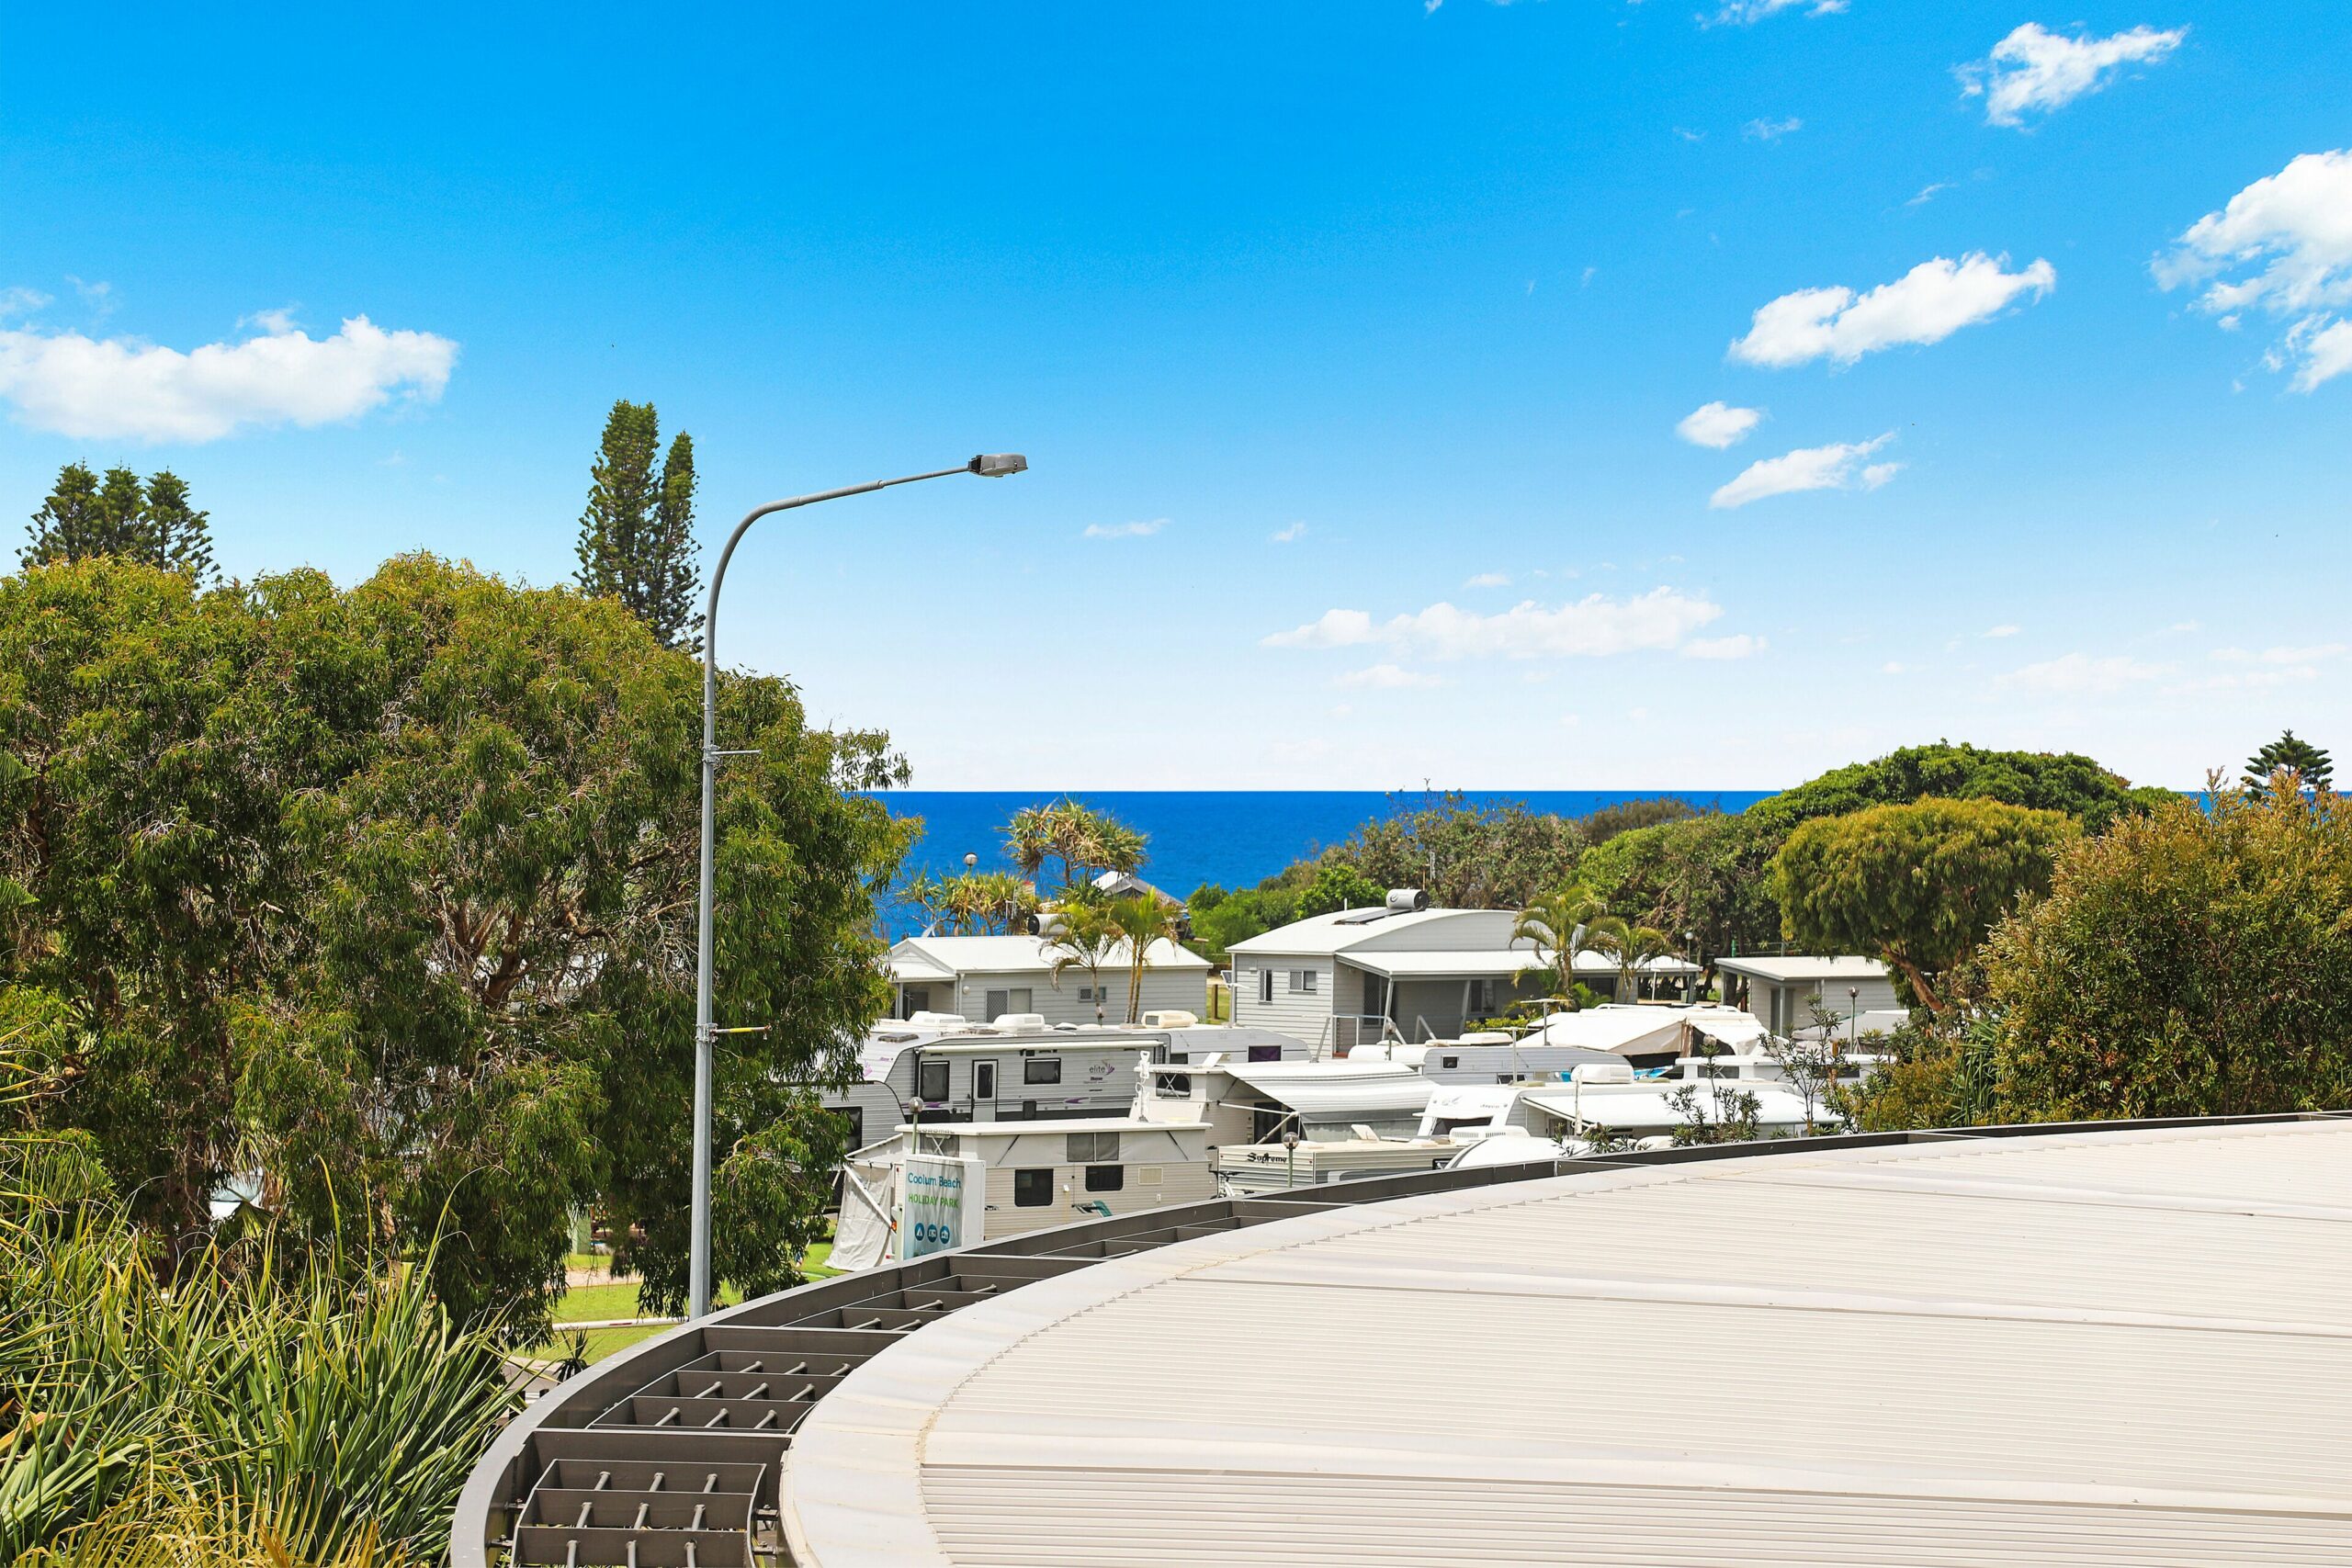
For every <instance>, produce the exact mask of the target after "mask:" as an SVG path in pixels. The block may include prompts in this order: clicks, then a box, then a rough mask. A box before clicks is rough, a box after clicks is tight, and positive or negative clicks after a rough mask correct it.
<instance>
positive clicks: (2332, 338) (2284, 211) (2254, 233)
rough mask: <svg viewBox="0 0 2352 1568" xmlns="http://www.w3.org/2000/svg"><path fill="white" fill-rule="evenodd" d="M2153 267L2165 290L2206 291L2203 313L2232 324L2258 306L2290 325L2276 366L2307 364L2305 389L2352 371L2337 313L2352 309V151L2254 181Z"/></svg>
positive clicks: (2301, 387) (2298, 161) (2299, 384)
mask: <svg viewBox="0 0 2352 1568" xmlns="http://www.w3.org/2000/svg"><path fill="white" fill-rule="evenodd" d="M2151 269H2152V270H2153V271H2154V274H2155V276H2156V281H2157V282H2158V283H2160V284H2161V285H2163V286H2164V287H2165V288H2179V287H2181V286H2182V285H2184V284H2188V283H2204V284H2206V288H2205V290H2204V292H2203V293H2201V294H2200V295H2199V296H2198V299H2197V308H2198V309H2199V310H2203V311H2206V312H2207V313H2208V314H2211V315H2213V316H2216V317H2219V318H2220V319H2221V321H2222V323H2223V324H2224V325H2234V324H2235V322H2236V321H2237V320H2238V319H2239V313H2240V312H2241V311H2244V310H2252V309H2258V310H2265V311H2267V312H2268V313H2269V314H2270V315H2272V316H2275V317H2278V318H2281V319H2284V320H2288V321H2290V325H2289V327H2288V329H2287V333H2286V335H2285V337H2284V338H2283V339H2282V340H2281V341H2280V343H2279V344H2278V348H2276V349H2274V350H2273V351H2272V355H2271V357H2270V363H2271V364H2272V365H2273V367H2276V368H2284V367H2286V366H2287V365H2288V364H2289V363H2290V362H2292V361H2300V364H2299V366H2298V368H2297V370H2296V374H2295V379H2294V382H2293V385H2294V387H2295V389H2296V390H2297V391H2302V392H2308V391H2310V390H2312V389H2313V388H2315V387H2317V386H2319V385H2320V384H2321V383H2322V382H2324V381H2327V380H2331V379H2333V378H2335V377H2337V376H2341V375H2343V374H2344V373H2345V372H2346V370H2352V331H2347V330H2346V321H2343V320H2340V319H2338V318H2337V317H2336V316H2335V314H2334V311H2335V307H2338V306H2342V305H2346V304H2352V150H2338V151H2335V152H2305V153H2302V154H2301V155H2300V156H2298V157H2296V158H2294V159H2293V160H2291V161H2290V163H2289V164H2287V166H2286V167H2285V168H2283V169H2281V170H2279V171H2278V173H2277V174H2275V175H2265V176H2264V177H2263V178H2261V179H2258V180H2256V181H2255V182H2254V183H2253V184H2252V185H2250V186H2246V187H2245V189H2244V190H2242V191H2240V192H2238V193H2237V195H2235V196H2233V197H2230V200H2229V205H2227V206H2226V207H2224V208H2222V210H2220V211H2219V212H2209V213H2207V214H2206V215H2205V216H2204V217H2202V218H2200V219H2199V220H2197V221H2196V222H2195V223H2193V224H2191V225H2189V227H2188V231H2187V232H2185V233H2183V234H2182V235H2181V237H2180V238H2179V240H2178V241H2177V242H2176V243H2175V244H2174V246H2173V248H2172V249H2171V250H2170V251H2168V252H2166V253H2165V254H2162V255H2159V256H2157V257H2156V259H2155V260H2154V262H2153V263H2152V264H2151ZM2224 274H2235V276H2222V275H2224Z"/></svg>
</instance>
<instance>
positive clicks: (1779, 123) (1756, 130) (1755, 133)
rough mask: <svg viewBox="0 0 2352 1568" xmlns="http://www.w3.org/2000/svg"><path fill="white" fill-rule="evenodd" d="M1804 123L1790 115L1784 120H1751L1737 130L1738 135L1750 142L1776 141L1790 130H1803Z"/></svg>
mask: <svg viewBox="0 0 2352 1568" xmlns="http://www.w3.org/2000/svg"><path fill="white" fill-rule="evenodd" d="M1792 130H1804V121H1803V120H1801V119H1799V118H1797V117H1796V116H1794V115H1791V116H1789V118H1786V119H1751V120H1749V121H1748V122H1747V124H1746V125H1743V126H1741V127H1740V128H1739V133H1740V134H1741V135H1742V136H1745V137H1747V139H1748V140H1749V141H1779V140H1780V139H1781V137H1783V136H1786V135H1788V134H1789V133H1790V132H1791V131H1792Z"/></svg>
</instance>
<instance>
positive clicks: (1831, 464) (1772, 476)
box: [1707, 431, 1903, 512]
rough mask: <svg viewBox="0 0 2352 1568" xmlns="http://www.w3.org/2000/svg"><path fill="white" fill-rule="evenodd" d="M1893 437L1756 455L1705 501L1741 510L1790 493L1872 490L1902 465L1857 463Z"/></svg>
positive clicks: (1723, 509)
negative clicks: (1750, 504) (1742, 507)
mask: <svg viewBox="0 0 2352 1568" xmlns="http://www.w3.org/2000/svg"><path fill="white" fill-rule="evenodd" d="M1892 440H1894V432H1893V431H1888V432H1887V433H1886V434H1884V435H1881V436H1878V437H1877V438H1875V439H1873V440H1870V441H1847V442H1840V443H1838V444H1836V445H1833V446H1800V447H1798V448H1797V449H1796V450H1795V451H1793V452H1784V453H1782V454H1781V456H1780V457H1759V458H1758V459H1757V460H1756V461H1755V462H1753V463H1750V464H1748V465H1747V468H1742V469H1741V470H1740V471H1739V477H1738V478H1736V479H1733V480H1732V481H1731V482H1730V483H1729V484H1727V485H1724V487H1723V488H1722V489H1721V490H1718V491H1715V493H1714V494H1713V495H1712V496H1710V497H1708V498H1707V504H1708V505H1709V506H1711V507H1713V508H1714V509H1715V510H1716V511H1718V512H1728V511H1730V510H1732V509H1733V508H1734V507H1739V506H1746V505H1747V503H1748V502H1752V501H1762V500H1764V499H1765V498H1766V497H1767V496H1774V495H1793V494H1795V493H1797V492H1798V491H1808V490H1854V489H1857V488H1859V489H1862V490H1876V489H1877V488H1878V487H1879V486H1881V485H1883V484H1884V483H1885V482H1886V481H1887V480H1889V479H1893V478H1894V475H1895V473H1896V471H1897V470H1898V469H1900V468H1902V466H1903V465H1901V464H1900V463H1873V464H1871V465H1870V466H1869V467H1868V468H1863V467H1862V459H1863V458H1864V457H1869V456H1870V455H1871V453H1873V452H1875V451H1877V450H1878V449H1879V448H1880V447H1882V446H1885V445H1886V444H1887V443H1888V442H1890V441H1892Z"/></svg>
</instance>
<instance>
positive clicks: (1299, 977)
mask: <svg viewBox="0 0 2352 1568" xmlns="http://www.w3.org/2000/svg"><path fill="white" fill-rule="evenodd" d="M1290 988H1291V989H1292V990H1293V991H1294V992H1295V993H1297V994H1298V995H1300V996H1305V997H1311V996H1313V995H1314V994H1315V971H1314V970H1312V969H1294V970H1292V971H1291V972H1290Z"/></svg>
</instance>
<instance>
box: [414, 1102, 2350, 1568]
mask: <svg viewBox="0 0 2352 1568" xmlns="http://www.w3.org/2000/svg"><path fill="white" fill-rule="evenodd" d="M2347 1169H2352V1122H2343V1121H2337V1120H2335V1119H2328V1118H2303V1119H2295V1118H2273V1119H2260V1120H2251V1121H2244V1122H2229V1123H2219V1124H2216V1123H2199V1124H2188V1125H2176V1126H2164V1127H2159V1126H2151V1125H2131V1124H2119V1125H2112V1126H2109V1127H2105V1128H2100V1129H2097V1130H2092V1129H2081V1128H2078V1129H2061V1130H2038V1129H2037V1130H2026V1129H2004V1130H1987V1131H1985V1132H1984V1133H1981V1134H1910V1135H1907V1136H1894V1137H1886V1136H1881V1137H1870V1136H1860V1137H1847V1138H1831V1139H1819V1140H1810V1141H1805V1142H1789V1143H1781V1144H1767V1145H1735V1146H1731V1147H1727V1148H1718V1149H1707V1150H1684V1151H1675V1152H1672V1153H1668V1154H1657V1155H1649V1156H1613V1157H1609V1158H1600V1159H1586V1160H1569V1161H1561V1162H1558V1163H1557V1164H1551V1163H1547V1164H1544V1165H1539V1166H1535V1167H1529V1168H1515V1169H1501V1170H1492V1169H1490V1170H1479V1171H1459V1172H1442V1173H1435V1174H1432V1175H1424V1176H1416V1177H1410V1178H1392V1179H1386V1180H1381V1181H1366V1182H1360V1183H1355V1182H1351V1183H1347V1184H1345V1185H1344V1186H1340V1187H1333V1188H1320V1189H1309V1190H1301V1191H1300V1192H1299V1193H1297V1194H1295V1195H1287V1196H1285V1197H1283V1198H1281V1199H1253V1200H1220V1201H1215V1202H1211V1203H1198V1204H1191V1205H1185V1206H1183V1207H1182V1208H1179V1209H1174V1210H1164V1211H1159V1212H1156V1213H1149V1214H1136V1215H1127V1216H1123V1217H1122V1218H1120V1219H1118V1220H1112V1221H1097V1222H1092V1223H1091V1224H1084V1225H1077V1226H1070V1227H1066V1228H1064V1229H1061V1230H1058V1231H1050V1232H1040V1233H1034V1234H1032V1235H1026V1236H1022V1237H1018V1238H1012V1239H1010V1240H1007V1241H1001V1242H997V1243H990V1244H987V1245H985V1246H983V1247H977V1248H973V1249H969V1250H967V1251H964V1252H959V1253H950V1254H943V1255H939V1256H936V1257H933V1258H922V1259H918V1260H916V1261H915V1262H914V1263H911V1264H907V1265H902V1266H899V1267H898V1268H895V1269H881V1270H875V1271H872V1272H870V1273H868V1274H865V1275H858V1276H850V1277H845V1278H842V1279H838V1280H827V1281H824V1282H822V1283H820V1284H818V1285H813V1286H808V1287H804V1288H802V1289H801V1290H799V1291H796V1292H786V1294H784V1295H781V1296H776V1297H772V1298H768V1299H767V1300H765V1301H763V1302H759V1303H752V1304H750V1305H747V1306H745V1307H741V1308H737V1309H735V1310H734V1311H733V1312H731V1313H728V1314H721V1315H720V1316H718V1317H717V1318H713V1319H710V1320H707V1321H706V1322H704V1323H702V1324H699V1325H689V1326H686V1327H684V1328H682V1329H680V1330H678V1331H676V1332H674V1333H673V1334H670V1335H667V1336H664V1337H662V1338H660V1339H657V1340H654V1341H650V1342H649V1343H648V1344H646V1345H644V1346H640V1347H639V1348H637V1349H636V1350H634V1351H632V1352H630V1353H628V1354H627V1355H625V1356H623V1357H619V1358H616V1359H614V1360H613V1361H611V1362H608V1363H605V1365H603V1366H601V1367H599V1368H597V1369H594V1371H592V1372H591V1373H590V1374H588V1375H586V1376H583V1377H582V1378H581V1379H579V1380H576V1381H575V1382H573V1383H571V1384H567V1385H565V1386H564V1387H563V1388H562V1389H561V1390H560V1391H558V1393H555V1394H554V1395H551V1396H550V1397H549V1398H548V1400H547V1401H544V1402H543V1403H542V1404H540V1405H538V1406H537V1407H535V1408H534V1410H533V1411H532V1412H531V1413H529V1414H528V1415H527V1416H526V1417H524V1418H523V1419H521V1420H519V1421H518V1422H517V1423H516V1424H515V1427H513V1428H511V1429H510V1430H509V1431H508V1432H507V1433H506V1434H505V1435H504V1436H503V1437H502V1438H501V1439H500V1441H499V1443H498V1444H497V1445H496V1447H495V1448H494V1449H493V1450H492V1453H491V1455H490V1456H489V1457H488V1458H487V1459H486V1460H485V1461H484V1462H483V1464H482V1466H481V1468H480V1469H479V1470H477V1472H476V1473H475V1476H474V1478H473V1481H472V1482H471V1483H469V1487H468V1489H467V1493H466V1496H465V1499H464V1501H463V1503H462V1505H461V1506H460V1510H459V1515H458V1519H457V1521H456V1529H455V1532H454V1533H455V1547H454V1550H453V1558H454V1562H455V1563H456V1564H457V1568H475V1565H477V1564H480V1563H481V1562H484V1560H485V1542H486V1541H495V1542H498V1543H500V1544H504V1543H506V1542H509V1541H511V1542H512V1544H513V1545H514V1547H515V1551H516V1553H517V1555H518V1557H519V1558H520V1560H522V1561H526V1562H564V1561H566V1560H567V1555H569V1557H570V1558H571V1560H572V1561H576V1562H581V1563H587V1562H607V1561H609V1562H622V1561H627V1560H629V1558H628V1555H627V1554H628V1553H629V1552H632V1551H633V1552H634V1554H635V1555H634V1559H633V1560H634V1561H635V1562H638V1563H640V1564H643V1565H645V1568H660V1565H662V1564H665V1563H669V1564H683V1563H684V1562H687V1556H686V1552H685V1548H686V1547H687V1546H688V1545H693V1546H694V1547H695V1558H694V1561H695V1563H696V1564H697V1568H724V1565H725V1564H727V1563H729V1562H749V1561H750V1560H751V1559H750V1554H751V1552H752V1550H753V1549H754V1548H755V1547H757V1548H763V1549H773V1548H774V1547H775V1545H776V1544H777V1539H776V1538H777V1537H778V1536H779V1535H781V1536H782V1537H783V1538H784V1540H786V1541H787V1542H788V1546H789V1552H790V1556H789V1559H788V1560H789V1561H792V1562H798V1563H801V1564H804V1565H807V1564H821V1565H822V1568H865V1565H867V1564H883V1563H888V1564H890V1565H891V1568H904V1565H908V1564H917V1563H930V1564H966V1563H973V1564H978V1563H989V1564H1014V1563H1020V1564H1042V1563H1062V1562H1067V1563H1071V1564H1077V1563H1087V1564H1112V1565H1115V1564H1143V1563H1153V1564H1158V1563H1169V1562H1177V1563H1212V1562H1216V1563H1222V1562H1264V1561H1268V1560H1271V1559H1277V1558H1288V1559H1290V1560H1293V1561H1295V1562H1302V1563H1305V1562H1384V1563H1422V1562H1426V1563H1441V1562H1442V1563H1449V1564H1451V1563H1457V1562H1473V1561H1475V1562H1557V1561H1562V1560H1575V1561H1578V1562H1588V1563H1602V1564H1611V1563H1615V1564H1628V1565H1630V1564H1634V1563H1644V1564H1654V1563H1661V1562H1670V1563H1675V1564H1698V1565H1710V1564H1724V1565H1729V1564H1732V1563H1741V1564H1747V1563H1752V1562H1807V1563H1830V1564H1852V1565H1856V1568H1859V1565H1860V1564H1864V1563H1868V1564H1871V1565H1873V1568H1884V1565H1891V1564H1918V1565H1923V1568H1924V1565H1928V1564H1936V1565H1943V1568H1949V1565H1954V1564H1961V1563H1971V1564H1973V1563H1977V1562H1986V1561H1992V1560H2000V1561H2010V1562H2057V1561H2064V1562H2070V1563H2075V1564H2081V1565H2092V1564H2101V1563H2121V1562H2132V1563H2161V1564H2181V1565H2184V1568H2185V1565H2187V1564H2189V1563H2199V1564H2203V1563H2213V1562H2311V1563H2317V1562H2343V1561H2347V1560H2352V1480H2347V1479H2346V1475H2345V1473H2344V1471H2343V1466H2342V1464H2341V1455H2342V1453H2343V1452H2344V1451H2346V1447H2347V1445H2352V1401H2347V1400H2346V1397H2345V1395H2346V1392H2347V1390H2352V1288H2347V1287H2352V1198H2347V1197H2346V1181H2345V1178H2346V1172H2347ZM1398 1194H1412V1195H1409V1196H1402V1197H1399V1196H1397V1195H1398ZM1350 1200H1354V1201H1353V1202H1351V1201H1350ZM1384 1200H1385V1201H1384ZM697 1500H699V1501H697ZM695 1507H699V1508H700V1509H701V1512H700V1513H698V1514H697V1513H695V1512H694V1511H693V1510H694V1509H695ZM600 1553H609V1554H610V1555H599V1554H600Z"/></svg>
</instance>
